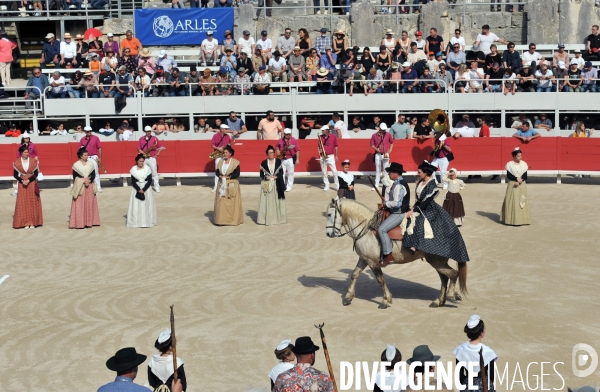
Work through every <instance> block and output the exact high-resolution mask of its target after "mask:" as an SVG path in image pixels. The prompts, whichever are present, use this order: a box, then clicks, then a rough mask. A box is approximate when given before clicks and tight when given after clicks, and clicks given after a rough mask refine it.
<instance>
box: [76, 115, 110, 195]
mask: <svg viewBox="0 0 600 392" xmlns="http://www.w3.org/2000/svg"><path fill="white" fill-rule="evenodd" d="M83 130H84V131H85V136H84V137H82V138H81V140H80V141H79V148H85V150H86V151H87V153H88V158H89V159H90V160H91V161H92V164H93V165H94V171H95V172H96V177H95V178H94V183H95V184H96V188H97V190H98V192H100V193H102V188H101V187H100V172H99V171H98V166H99V165H102V143H100V138H99V137H98V136H96V135H92V127H90V126H86V127H84V128H83ZM103 167H104V166H103Z"/></svg>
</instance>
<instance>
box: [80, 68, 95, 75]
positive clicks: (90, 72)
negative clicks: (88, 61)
mask: <svg viewBox="0 0 600 392" xmlns="http://www.w3.org/2000/svg"><path fill="white" fill-rule="evenodd" d="M93 74H94V73H93V72H92V71H90V70H89V69H88V70H87V71H85V73H84V74H83V76H92V75H93Z"/></svg>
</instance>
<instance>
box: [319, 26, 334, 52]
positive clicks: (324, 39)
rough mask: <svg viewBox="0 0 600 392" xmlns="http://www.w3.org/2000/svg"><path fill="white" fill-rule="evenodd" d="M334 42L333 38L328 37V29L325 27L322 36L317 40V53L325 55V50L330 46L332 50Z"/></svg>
mask: <svg viewBox="0 0 600 392" xmlns="http://www.w3.org/2000/svg"><path fill="white" fill-rule="evenodd" d="M331 45H332V42H331V38H330V37H329V36H328V35H327V29H326V28H325V27H323V28H322V29H321V35H320V36H318V37H317V38H316V39H315V49H316V50H317V53H318V54H319V56H320V55H322V54H324V53H325V50H326V49H327V47H328V46H329V48H331Z"/></svg>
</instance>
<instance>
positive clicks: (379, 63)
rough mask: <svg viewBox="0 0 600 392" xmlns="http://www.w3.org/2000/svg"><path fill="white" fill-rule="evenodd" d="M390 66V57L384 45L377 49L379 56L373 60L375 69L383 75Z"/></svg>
mask: <svg viewBox="0 0 600 392" xmlns="http://www.w3.org/2000/svg"><path fill="white" fill-rule="evenodd" d="M391 64H392V55H391V54H390V52H388V51H387V50H386V48H385V46H384V45H381V46H380V47H379V54H377V57H376V58H375V67H376V68H377V69H378V70H380V71H381V72H382V73H385V72H386V71H387V70H388V68H389V67H390V65H391Z"/></svg>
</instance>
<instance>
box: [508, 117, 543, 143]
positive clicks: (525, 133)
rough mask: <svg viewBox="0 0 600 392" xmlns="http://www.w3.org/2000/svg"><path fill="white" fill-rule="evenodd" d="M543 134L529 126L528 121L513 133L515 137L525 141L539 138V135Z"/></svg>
mask: <svg viewBox="0 0 600 392" xmlns="http://www.w3.org/2000/svg"><path fill="white" fill-rule="evenodd" d="M541 136H542V135H540V134H539V133H537V131H535V130H533V129H531V128H530V127H529V123H528V122H524V123H523V124H521V129H519V130H518V131H517V132H516V133H515V134H514V135H513V137H515V138H517V139H519V140H521V141H522V142H523V143H529V142H530V141H532V140H533V139H537V138H538V137H541Z"/></svg>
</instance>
